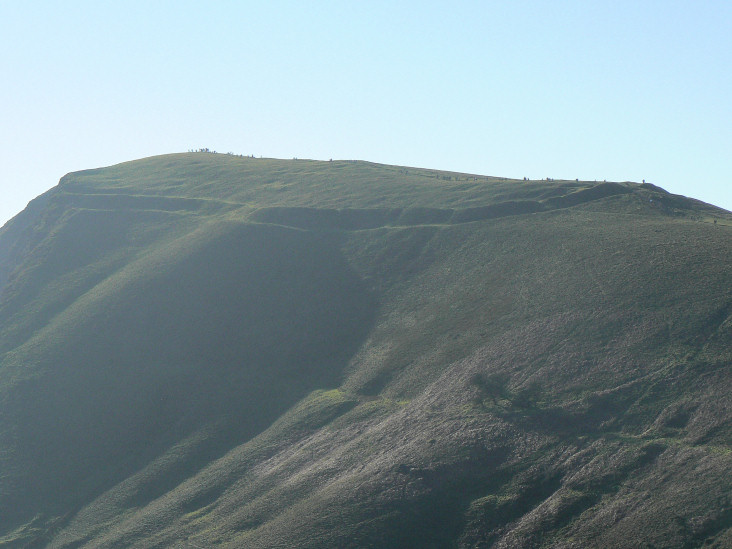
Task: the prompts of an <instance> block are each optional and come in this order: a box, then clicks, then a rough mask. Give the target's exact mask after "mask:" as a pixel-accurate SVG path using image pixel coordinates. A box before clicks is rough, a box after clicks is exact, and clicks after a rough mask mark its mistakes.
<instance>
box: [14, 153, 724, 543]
mask: <svg viewBox="0 0 732 549" xmlns="http://www.w3.org/2000/svg"><path fill="white" fill-rule="evenodd" d="M731 230H732V218H731V217H730V214H729V213H728V212H725V211H724V210H720V209H717V208H714V207H712V206H709V205H706V204H703V203H699V202H697V201H694V200H691V199H687V198H685V197H679V196H674V195H669V194H668V193H666V192H665V191H663V190H662V189H660V188H658V187H654V186H649V185H636V184H632V183H594V182H579V181H533V182H532V181H529V182H525V181H513V180H501V179H497V178H486V177H481V176H475V175H466V174H456V173H443V172H435V171H430V170H421V169H415V168H400V167H392V166H380V165H376V164H369V163H361V162H310V161H277V160H267V159H251V158H240V157H235V156H229V155H214V154H205V153H195V154H186V155H169V156H163V157H155V158H150V159H145V160H141V161H136V162H131V163H126V164H122V165H118V166H113V167H110V168H104V169H99V170H91V171H87V172H80V173H76V174H69V175H68V176H66V177H64V178H63V179H62V181H61V183H60V184H59V186H58V187H56V188H55V189H53V190H52V191H50V192H49V193H47V194H46V195H44V197H42V199H39V200H38V201H37V202H36V203H33V204H32V205H31V206H30V207H29V210H27V211H26V212H24V213H23V214H21V215H20V216H18V217H17V218H16V219H15V220H13V221H11V222H10V223H9V224H8V225H6V227H4V228H3V229H2V232H0V254H2V255H0V274H1V273H5V274H4V275H3V276H4V281H5V282H4V285H2V286H1V287H2V293H0V353H2V354H1V355H0V361H1V362H0V407H1V410H2V414H0V448H2V451H1V452H0V517H1V518H0V541H2V542H4V543H6V544H7V545H9V546H17V547H24V546H51V547H109V546H140V547H150V546H176V545H180V546H181V547H185V546H201V547H203V546H216V545H222V546H232V547H241V546H247V547H275V546H288V547H363V546H374V547H412V546H419V547H454V546H458V547H490V546H496V547H537V546H556V547H575V546H576V547H588V546H590V547H591V546H597V547H608V546H628V545H629V544H634V543H636V542H638V541H639V540H640V542H641V543H646V544H652V545H656V546H669V547H671V546H679V547H682V546H701V545H703V544H705V543H706V544H707V545H713V544H715V543H716V544H718V545H720V546H724V544H725V543H728V542H729V541H730V536H731V535H732V514H731V513H732V511H731V510H732V501H730V498H729V494H730V493H732V485H731V484H730V478H732V476H731V475H730V471H732V451H731V447H730V443H731V442H732V439H731V437H732V432H731V430H730V424H731V423H730V410H732V406H731V405H732V402H730V396H729V395H730V394H732V392H731V391H730V389H732V371H731V365H732V354H731V351H730V349H731V348H732V345H730V343H731V342H732V284H730V281H732V272H731V271H730V265H731V264H732V261H731V260H732V238H730V236H731V235H732V233H731V232H730V231H731Z"/></svg>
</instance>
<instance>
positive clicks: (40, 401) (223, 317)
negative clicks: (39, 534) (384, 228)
mask: <svg viewBox="0 0 732 549" xmlns="http://www.w3.org/2000/svg"><path fill="white" fill-rule="evenodd" d="M333 238H334V236H333V235H324V234H314V233H310V232H305V231H297V230H292V229H286V228H282V227H275V226H263V225H239V224H226V225H222V226H220V227H218V228H217V229H215V230H213V231H211V234H207V235H206V237H205V238H203V239H201V240H199V241H198V242H196V243H195V244H193V245H192V246H191V248H189V249H187V250H185V252H184V253H181V254H179V255H176V256H175V257H174V260H172V261H170V262H168V263H164V262H161V263H160V265H163V266H162V267H157V268H156V270H150V272H142V273H140V276H138V277H136V278H135V279H133V280H132V282H130V283H129V284H126V285H125V286H124V287H122V288H120V289H118V290H117V291H115V292H113V293H112V294H111V295H110V296H107V297H106V298H105V299H104V300H103V303H100V304H99V308H98V309H97V310H95V311H94V314H93V318H87V319H86V320H85V321H84V322H85V325H83V326H76V327H75V328H74V336H73V338H72V339H71V340H69V341H60V342H57V347H56V348H54V352H53V356H47V357H45V358H44V360H47V361H48V364H47V366H48V368H49V373H48V374H47V375H45V376H44V377H42V378H40V379H36V380H32V381H28V382H25V383H24V384H23V385H21V386H19V387H17V388H16V389H15V391H14V393H13V394H12V395H11V399H12V400H11V402H9V403H7V406H6V410H7V411H8V412H9V414H11V417H12V418H13V419H12V422H13V423H14V424H15V425H17V427H18V431H17V432H18V437H17V446H16V453H15V455H14V462H15V463H17V464H24V467H25V470H24V471H23V472H22V473H21V474H16V476H15V481H16V482H15V484H16V488H15V489H14V490H13V489H11V491H10V494H8V493H6V494H5V496H8V495H9V496H10V497H9V499H6V500H5V501H4V502H0V503H2V508H3V512H4V513H5V511H6V510H12V511H9V514H8V513H6V514H5V519H4V522H5V521H8V520H11V517H12V518H14V519H15V520H16V521H17V520H28V519H29V515H30V514H31V513H33V514H35V513H38V512H39V511H41V510H43V511H45V512H47V513H49V514H63V513H64V512H68V511H69V509H70V508H73V505H74V504H75V502H82V501H90V496H91V495H95V494H100V493H102V492H104V491H106V490H108V489H109V488H111V487H112V486H114V485H115V484H117V483H118V482H120V481H121V480H123V479H125V478H127V477H128V476H129V475H130V474H132V473H133V472H135V471H137V470H139V469H140V468H142V467H144V466H145V465H146V464H147V463H149V462H150V460H152V459H154V458H155V457H156V456H159V455H161V454H162V453H164V452H165V451H167V450H169V449H170V448H171V447H172V446H173V445H175V444H176V443H178V442H180V441H182V440H184V439H185V438H186V437H188V436H190V435H191V434H193V433H196V432H201V430H202V429H204V428H206V429H208V431H207V432H209V433H210V434H209V435H208V438H206V439H205V440H203V441H202V443H200V444H199V445H197V446H196V447H190V448H187V447H184V448H181V450H180V452H178V454H176V456H177V457H178V459H179V462H178V463H177V464H174V466H172V467H169V468H167V469H166V471H165V473H164V474H161V475H160V476H159V477H157V478H152V479H150V481H149V482H147V483H146V484H145V486H143V487H142V488H140V489H139V490H138V491H137V493H135V494H130V496H129V497H130V500H129V501H130V502H131V503H133V504H134V505H144V504H145V503H147V502H149V501H151V500H152V499H154V498H155V497H158V496H160V495H161V494H163V493H165V492H166V491H167V490H169V489H171V488H173V487H174V486H176V485H177V484H178V483H180V482H181V481H182V480H184V479H185V478H187V477H188V476H189V475H190V474H191V473H192V472H194V471H196V470H198V469H199V468H200V467H201V466H203V465H204V464H207V463H209V462H210V461H211V459H214V458H216V457H218V456H220V455H222V454H223V453H225V452H226V451H227V450H229V449H231V448H233V447H235V446H237V445H239V444H241V443H243V442H244V441H246V440H248V439H250V438H251V437H253V436H255V435H256V434H258V433H260V432H262V431H263V430H264V429H266V428H267V427H268V426H269V425H270V424H271V422H272V421H273V420H274V419H276V418H277V417H278V416H280V415H281V414H282V413H283V412H284V411H285V410H287V409H288V408H290V407H291V406H292V405H293V404H295V403H296V402H297V401H298V400H300V399H301V398H302V397H304V396H305V395H306V394H308V393H309V392H311V391H312V390H314V389H316V388H319V387H332V386H337V385H338V384H339V383H340V381H341V374H342V370H343V368H344V367H345V365H346V364H347V362H348V360H349V359H350V357H351V356H352V355H353V353H354V352H355V351H356V349H357V348H358V347H359V345H360V344H361V342H362V340H363V338H364V337H365V335H366V334H367V333H368V331H369V329H370V327H371V324H372V322H373V320H374V315H375V308H376V302H375V299H374V297H373V296H371V295H370V294H369V293H368V291H367V290H366V288H365V286H364V285H363V284H362V282H361V280H360V279H359V278H358V276H357V275H356V274H355V273H354V272H353V271H352V270H351V268H350V267H349V265H348V264H347V263H346V261H345V259H344V258H343V256H342V255H341V252H340V250H339V248H338V246H337V244H336V242H335V241H334V240H333ZM16 473H17V471H16ZM0 495H2V494H0Z"/></svg>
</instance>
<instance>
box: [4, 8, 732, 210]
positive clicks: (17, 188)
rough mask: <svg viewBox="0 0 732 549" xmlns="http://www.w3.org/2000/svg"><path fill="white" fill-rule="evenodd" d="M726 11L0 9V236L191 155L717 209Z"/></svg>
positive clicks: (722, 178)
mask: <svg viewBox="0 0 732 549" xmlns="http://www.w3.org/2000/svg"><path fill="white" fill-rule="evenodd" d="M730 29H732V2H729V1H717V2H714V1H707V2H699V1H696V2H691V1H690V2H673V1H637V0H636V1H633V2H621V1H617V0H615V1H608V2H591V1H587V0H585V1H581V2H562V1H551V2H549V1H547V2H520V1H511V2H509V1H506V2H477V1H476V2H459V1H458V2H455V1H453V2H410V1H402V2H398V3H397V2H394V1H389V2H379V1H375V2H374V1H370V2H317V1H315V2H214V1H211V2H209V1H200V0H199V1H197V2H184V1H175V2H150V1H148V2H132V1H126V2H112V1H100V0H97V1H94V2H75V1H57V2H51V1H47V2H42V1H36V2H10V1H5V0H0V45H1V46H2V49H1V50H0V75H1V78H2V80H1V81H2V85H1V86H0V105H2V107H1V109H0V116H1V118H0V190H1V191H2V200H1V201H0V224H1V223H3V222H4V221H5V220H6V219H8V218H9V217H11V216H12V215H14V214H15V213H17V212H18V211H20V210H21V209H22V208H23V207H24V206H25V204H26V203H27V202H28V200H30V199H31V198H33V197H34V196H36V195H38V194H39V193H41V192H43V191H45V190H46V189H48V188H50V187H52V186H54V185H55V184H56V183H57V181H58V179H59V178H60V177H61V176H62V175H64V174H65V173H67V172H70V171H74V170H80V169H85V168H94V167H99V166H105V165H110V164H115V163H118V162H122V161H126V160H131V159H135V158H140V157H145V156H151V155H155V154H162V153H168V152H182V151H186V150H188V149H191V148H199V147H209V148H211V149H215V150H217V151H220V152H228V151H232V152H235V153H241V154H255V155H257V156H259V155H263V156H269V157H280V158H292V157H294V156H297V157H299V158H316V159H328V158H350V159H353V158H357V159H363V160H370V161H374V162H383V163H388V164H400V165H412V166H421V167H427V168H440V169H448V170H456V171H465V172H471V173H480V174H484V175H495V176H506V177H516V178H522V177H524V176H526V177H530V178H544V177H547V176H549V177H554V178H557V179H559V178H571V179H574V178H580V179H607V180H619V181H624V180H632V181H640V180H642V179H646V180H647V181H651V182H653V183H656V184H658V185H660V186H662V187H664V188H666V189H668V190H669V191H672V192H675V193H681V194H686V195H689V196H693V197H695V198H699V199H702V200H705V201H707V202H712V203H715V204H717V205H720V206H722V207H725V208H727V209H732V107H731V103H732V38H730Z"/></svg>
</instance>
